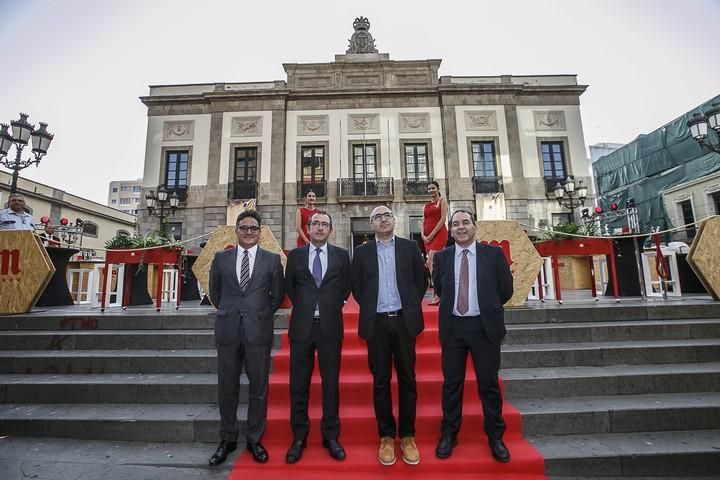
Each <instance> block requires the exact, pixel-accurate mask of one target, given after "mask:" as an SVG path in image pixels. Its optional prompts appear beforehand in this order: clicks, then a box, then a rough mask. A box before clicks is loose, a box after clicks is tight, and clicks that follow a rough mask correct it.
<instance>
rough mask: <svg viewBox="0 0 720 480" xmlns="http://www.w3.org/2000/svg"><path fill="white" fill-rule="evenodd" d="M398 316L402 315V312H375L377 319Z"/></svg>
mask: <svg viewBox="0 0 720 480" xmlns="http://www.w3.org/2000/svg"><path fill="white" fill-rule="evenodd" d="M398 315H402V310H395V311H392V312H377V316H378V317H397V316H398Z"/></svg>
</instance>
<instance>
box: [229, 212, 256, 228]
mask: <svg viewBox="0 0 720 480" xmlns="http://www.w3.org/2000/svg"><path fill="white" fill-rule="evenodd" d="M247 217H252V218H254V219H255V220H257V222H258V226H260V225H262V219H261V218H260V214H259V213H258V212H257V211H255V210H244V211H242V212H240V215H238V216H237V220H235V227H237V226H238V225H240V221H241V220H242V219H243V218H247Z"/></svg>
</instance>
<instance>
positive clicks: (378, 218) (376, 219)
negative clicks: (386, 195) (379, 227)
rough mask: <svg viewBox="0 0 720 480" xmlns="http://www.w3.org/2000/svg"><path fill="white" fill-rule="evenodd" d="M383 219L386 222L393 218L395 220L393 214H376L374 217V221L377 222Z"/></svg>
mask: <svg viewBox="0 0 720 480" xmlns="http://www.w3.org/2000/svg"><path fill="white" fill-rule="evenodd" d="M383 218H384V219H385V220H390V219H391V218H393V214H392V212H385V213H376V214H375V215H373V216H372V219H373V221H375V222H377V221H379V220H382V219H383Z"/></svg>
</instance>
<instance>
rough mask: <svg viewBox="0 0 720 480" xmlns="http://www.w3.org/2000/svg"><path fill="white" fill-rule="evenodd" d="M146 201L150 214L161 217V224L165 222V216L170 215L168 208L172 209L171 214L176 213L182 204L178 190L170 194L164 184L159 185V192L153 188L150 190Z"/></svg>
mask: <svg viewBox="0 0 720 480" xmlns="http://www.w3.org/2000/svg"><path fill="white" fill-rule="evenodd" d="M145 201H146V202H147V209H148V214H149V215H150V216H153V217H158V218H159V219H160V226H161V227H162V225H163V224H164V222H165V217H167V216H168V213H166V211H167V210H170V212H169V214H170V215H175V210H177V207H178V205H179V204H180V197H179V196H178V194H177V192H173V193H172V195H169V194H168V191H167V189H166V188H165V186H164V185H158V188H157V194H155V192H154V191H153V190H150V191H149V192H148V193H147V195H145Z"/></svg>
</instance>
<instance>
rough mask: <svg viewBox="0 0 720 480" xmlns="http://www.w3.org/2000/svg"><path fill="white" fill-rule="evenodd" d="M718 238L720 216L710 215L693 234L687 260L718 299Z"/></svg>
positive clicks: (719, 277) (714, 297)
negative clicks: (695, 233) (693, 237)
mask: <svg viewBox="0 0 720 480" xmlns="http://www.w3.org/2000/svg"><path fill="white" fill-rule="evenodd" d="M718 238H720V217H712V218H709V219H707V220H705V221H704V222H703V223H701V224H700V229H699V230H698V232H697V235H695V239H694V240H693V243H692V246H691V247H690V252H688V256H687V261H688V264H690V267H691V268H692V269H693V270H694V271H695V274H696V275H697V276H698V279H699V280H700V282H702V284H703V286H704V287H705V289H706V290H707V291H708V293H710V295H712V297H713V300H720V253H718V248H717V241H718V240H717V239H718Z"/></svg>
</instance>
